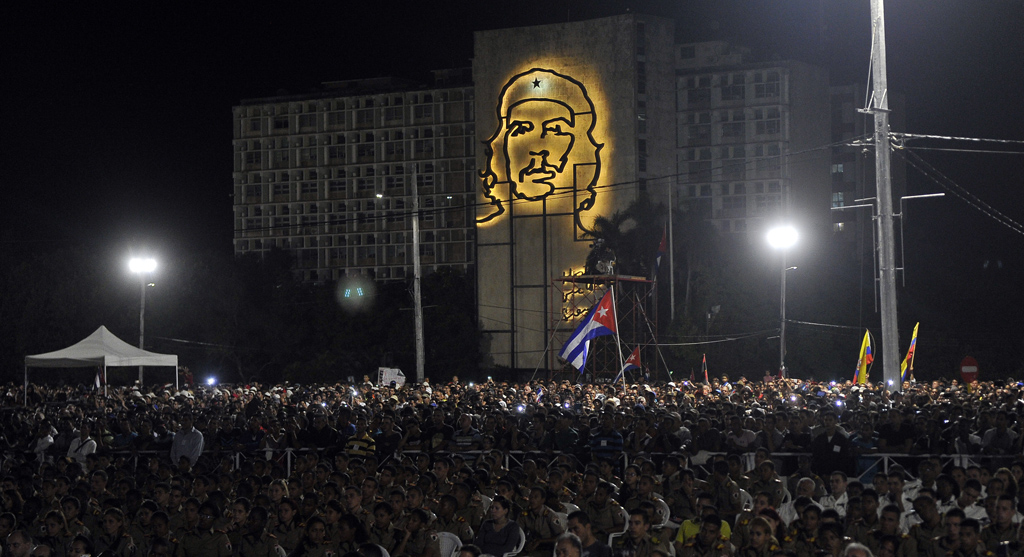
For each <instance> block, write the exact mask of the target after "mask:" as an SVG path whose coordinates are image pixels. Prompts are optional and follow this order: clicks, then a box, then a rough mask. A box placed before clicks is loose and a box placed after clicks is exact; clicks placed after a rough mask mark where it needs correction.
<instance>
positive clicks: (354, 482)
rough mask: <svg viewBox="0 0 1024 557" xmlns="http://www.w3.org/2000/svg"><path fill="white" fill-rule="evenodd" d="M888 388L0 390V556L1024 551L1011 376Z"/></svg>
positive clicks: (1021, 463)
mask: <svg viewBox="0 0 1024 557" xmlns="http://www.w3.org/2000/svg"><path fill="white" fill-rule="evenodd" d="M903 387H904V388H903V389H902V391H900V392H894V393H891V392H889V390H887V389H885V388H883V387H880V386H872V385H851V384H848V383H847V384H835V383H816V382H810V381H800V380H793V379H786V380H774V381H768V382H765V381H761V380H758V381H747V380H745V379H739V380H737V381H735V382H732V381H730V380H729V378H727V377H721V378H716V379H712V380H711V381H709V382H707V383H695V382H689V381H683V382H680V383H662V384H657V385H647V384H641V385H621V384H586V385H584V384H574V383H572V382H570V381H547V380H545V381H530V382H527V383H518V384H509V383H498V382H494V381H491V380H488V381H486V382H482V383H479V384H473V383H467V382H460V381H459V380H458V378H454V379H453V380H451V381H449V382H447V383H444V384H433V385H432V384H431V383H430V382H424V383H422V384H416V385H401V386H400V385H396V384H393V383H392V384H389V385H373V384H371V383H370V382H369V381H368V380H366V381H364V382H362V383H359V384H343V383H338V384H331V385H297V384H282V385H274V386H267V385H258V384H252V385H221V386H209V387H205V386H203V387H194V388H190V389H186V390H175V389H173V388H171V386H154V387H150V386H145V387H141V388H140V387H132V388H128V387H118V388H113V387H112V388H110V389H109V390H108V391H107V392H106V394H104V393H103V392H102V391H94V390H92V389H86V388H84V387H80V386H67V385H63V386H47V385H28V386H27V391H26V390H25V388H24V387H22V386H19V385H8V386H6V388H5V390H6V392H5V396H4V397H3V404H2V405H0V444H2V445H3V448H4V451H3V461H2V465H0V466H2V469H0V474H2V475H0V505H2V509H0V512H2V514H0V546H2V547H0V555H3V556H4V557H7V555H8V554H10V555H12V556H13V557H30V556H31V557H48V556H53V557H82V556H84V555H90V556H92V555H104V556H105V557H133V556H143V557H145V556H149V555H153V556H155V557H228V556H235V555H237V556H241V557H306V556H309V557H335V556H337V557H358V556H362V557H382V556H384V555H395V556H399V557H404V556H409V557H454V555H455V554H458V553H461V554H462V556H461V557H477V556H478V555H481V554H484V555H494V556H496V557H502V556H503V555H506V554H513V553H518V554H519V555H523V556H524V557H547V556H550V555H555V556H556V557H612V556H614V557H652V556H653V555H655V554H659V555H660V556H661V557H675V556H680V557H696V556H708V557H710V556H715V557H722V556H728V555H742V556H743V557H776V556H778V557H783V556H785V557H811V556H817V555H829V556H831V557H839V556H840V555H854V556H857V557H866V556H868V555H881V556H884V557H915V556H918V555H920V556H927V557H940V556H954V557H973V556H980V555H985V554H989V553H998V554H1002V555H1011V554H1013V555H1016V554H1019V553H1021V549H1020V547H1021V544H1020V542H1021V541H1022V540H1024V538H1022V537H1021V536H1020V531H1021V526H1020V524H1021V522H1022V519H1024V515H1022V514H1021V513H1020V510H1021V509H1024V506H1021V501H1024V458H1022V454H1024V436H1022V435H1021V433H1022V431H1021V428H1022V425H1024V424H1022V423H1021V421H1022V420H1024V384H1021V383H1016V382H979V383H973V384H970V385H960V384H957V382H955V381H944V382H933V383H907V384H905V385H904V386H903ZM456 539H457V540H458V542H459V543H461V544H462V545H461V548H460V549H453V547H455V546H456V545H458V543H457V542H455V540H456ZM453 544H454V545H453ZM453 552H454V553H453Z"/></svg>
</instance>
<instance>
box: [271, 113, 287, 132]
mask: <svg viewBox="0 0 1024 557" xmlns="http://www.w3.org/2000/svg"><path fill="white" fill-rule="evenodd" d="M274 129H275V130H287V129H288V117H287V116H278V117H277V118H274Z"/></svg>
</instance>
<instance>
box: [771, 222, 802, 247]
mask: <svg viewBox="0 0 1024 557" xmlns="http://www.w3.org/2000/svg"><path fill="white" fill-rule="evenodd" d="M796 240H797V233H796V229H795V228H793V227H792V226H779V227H776V228H772V229H771V230H769V231H768V245H770V246H771V247H773V248H775V249H789V248H791V247H793V244H795V243H796Z"/></svg>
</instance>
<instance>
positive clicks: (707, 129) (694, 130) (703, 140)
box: [689, 125, 711, 145]
mask: <svg viewBox="0 0 1024 557" xmlns="http://www.w3.org/2000/svg"><path fill="white" fill-rule="evenodd" d="M689 141H690V145H710V144H711V126H710V125H697V126H690V127H689Z"/></svg>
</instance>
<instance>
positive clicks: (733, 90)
mask: <svg viewBox="0 0 1024 557" xmlns="http://www.w3.org/2000/svg"><path fill="white" fill-rule="evenodd" d="M676 52H677V53H678V61H677V68H678V69H677V87H676V92H677V100H676V106H677V108H678V114H677V118H678V124H677V126H676V133H677V145H678V146H679V150H678V166H677V168H678V170H677V183H678V184H679V185H680V197H679V199H680V201H681V203H682V204H683V205H688V206H689V208H690V209H691V210H694V211H696V214H697V215H698V216H700V217H701V218H703V219H707V220H710V221H711V222H713V223H714V224H715V226H716V227H717V229H718V230H719V232H721V233H724V234H732V235H745V236H747V237H749V239H750V240H751V241H756V242H759V241H762V237H763V235H762V234H761V231H763V230H764V228H765V227H766V226H770V225H771V224H772V223H774V222H780V221H782V220H785V221H787V222H791V223H795V224H796V226H798V227H799V228H800V229H801V230H803V231H804V232H803V234H802V235H803V236H805V237H814V236H819V237H823V236H824V237H827V236H826V235H825V234H824V233H825V232H827V231H830V230H831V216H830V215H829V211H828V210H829V207H830V203H829V202H830V199H829V195H830V183H831V181H830V179H829V173H828V171H829V161H830V154H831V152H830V150H829V147H828V145H829V142H830V137H831V131H830V128H829V123H830V122H829V88H828V72H827V71H826V70H824V69H823V68H820V67H817V66H813V65H810V64H806V63H803V62H799V61H793V60H785V61H777V60H772V61H754V60H751V59H750V58H751V57H750V52H749V51H748V50H747V49H744V48H740V47H736V46H733V45H730V44H729V43H726V42H721V41H716V42H705V43H694V44H682V45H678V46H677V47H676ZM748 232H749V233H750V234H748ZM755 233H756V234H755Z"/></svg>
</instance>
